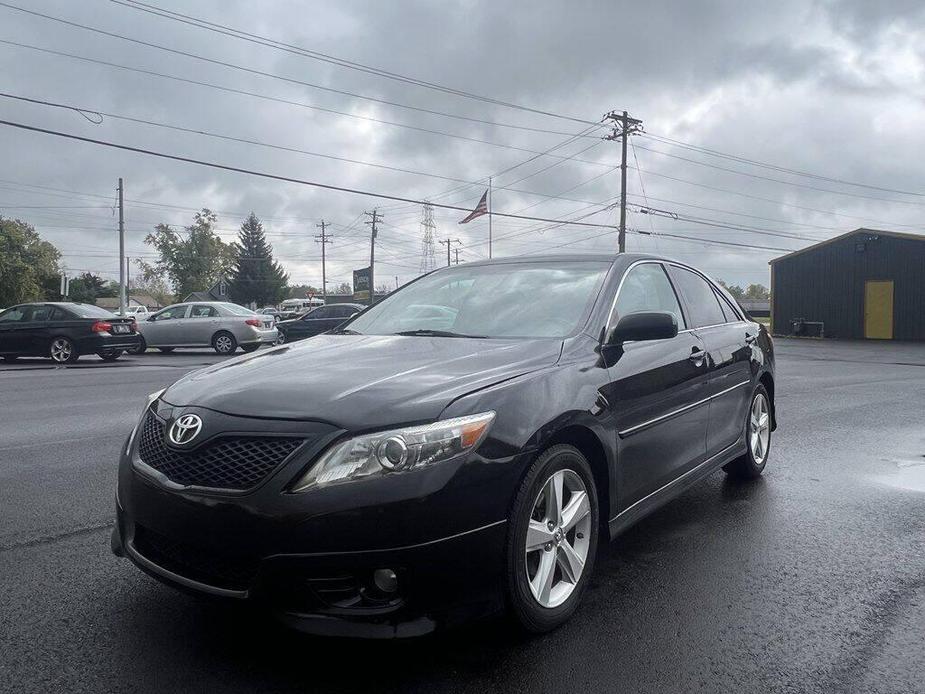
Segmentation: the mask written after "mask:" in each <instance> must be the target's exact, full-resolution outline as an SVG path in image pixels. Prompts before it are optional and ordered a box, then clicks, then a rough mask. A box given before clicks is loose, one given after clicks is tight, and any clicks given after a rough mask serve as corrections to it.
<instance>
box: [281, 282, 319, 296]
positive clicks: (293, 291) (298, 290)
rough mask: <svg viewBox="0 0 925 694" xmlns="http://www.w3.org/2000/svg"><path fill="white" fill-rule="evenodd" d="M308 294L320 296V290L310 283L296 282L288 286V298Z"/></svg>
mask: <svg viewBox="0 0 925 694" xmlns="http://www.w3.org/2000/svg"><path fill="white" fill-rule="evenodd" d="M309 294H314V295H315V296H321V290H320V289H318V288H317V287H316V286H314V285H312V284H296V285H293V286H291V287H289V295H288V297H287V298H289V299H304V298H305V297H307V296H308V295H309Z"/></svg>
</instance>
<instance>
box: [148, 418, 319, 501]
mask: <svg viewBox="0 0 925 694" xmlns="http://www.w3.org/2000/svg"><path fill="white" fill-rule="evenodd" d="M164 428H165V425H164V423H163V422H162V421H161V420H160V419H158V418H157V417H156V416H155V415H154V414H153V413H151V412H149V413H148V415H147V417H145V422H144V425H143V426H142V429H141V440H140V441H139V444H138V453H139V455H140V457H141V459H142V461H143V462H144V463H145V464H146V465H148V466H150V467H152V468H154V469H155V470H157V471H158V472H160V473H163V474H164V475H165V476H166V477H167V478H168V479H169V480H171V481H173V482H176V483H177V484H187V485H196V486H200V487H213V488H215V489H232V490H244V489H250V488H251V487H253V486H255V485H257V484H258V483H260V482H261V481H262V480H263V479H264V478H265V477H266V476H267V475H269V474H270V473H271V472H272V471H273V470H275V469H276V468H277V467H278V466H279V464H280V463H282V462H283V460H285V459H286V458H287V457H288V456H289V454H290V453H292V452H293V451H294V450H295V449H296V448H298V447H299V445H300V444H301V443H302V442H303V441H304V440H305V439H301V438H290V437H277V436H225V437H222V438H219V439H216V440H214V441H212V442H211V443H209V444H207V445H205V446H202V447H200V448H197V449H196V450H193V451H188V452H187V451H182V452H181V451H174V450H172V449H170V448H167V446H166V444H165V443H164Z"/></svg>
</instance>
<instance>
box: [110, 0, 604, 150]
mask: <svg viewBox="0 0 925 694" xmlns="http://www.w3.org/2000/svg"><path fill="white" fill-rule="evenodd" d="M112 1H113V2H115V3H116V4H118V5H122V6H124V7H130V8H132V9H135V10H141V11H143V12H148V13H149V14H155V15H157V16H159V17H163V18H165V19H172V20H174V21H180V22H183V23H184V24H189V25H191V26H197V27H199V28H200V29H206V30H208V31H213V32H217V33H220V34H225V35H226V36H233V37H234V38H238V39H241V40H245V41H250V42H251V43H258V44H260V45H263V46H269V47H271V48H276V49H278V50H285V51H287V52H289V53H295V54H297V55H301V56H303V57H306V58H312V59H315V60H321V61H323V62H327V63H331V64H333V65H338V66H340V67H344V68H348V69H351V70H358V71H360V72H366V73H369V74H372V75H376V76H378V77H385V78H387V79H391V80H396V81H399V82H405V83H407V84H412V85H415V86H419V87H425V88H427V89H434V90H437V91H441V92H444V93H447V94H453V95H455V96H461V97H465V98H469V99H476V100H478V101H482V102H485V103H489V104H494V105H497V106H504V107H506V108H512V109H517V110H520V111H526V112H529V113H535V114H539V115H543V116H551V117H553V118H560V119H563V120H570V121H574V122H576V123H587V124H592V125H596V123H594V122H593V121H588V120H585V119H582V118H576V117H573V116H568V115H563V114H560V113H553V112H550V111H544V110H542V109H535V108H531V107H529V106H522V105H520V104H515V103H511V102H508V101H502V100H500V99H495V98H493V97H486V96H482V95H479V94H474V93H472V92H467V91H463V90H461V89H455V88H452V87H447V86H445V85H441V84H438V83H436V82H428V81H426V80H421V79H417V78H414V77H408V76H407V75H402V74H399V73H396V72H390V71H388V70H383V69H381V68H376V67H373V66H370V65H364V64H362V63H357V62H354V61H352V60H346V59H343V58H337V57H335V56H332V55H328V54H325V53H321V52H318V51H313V50H310V49H307V48H303V47H301V46H296V45H294V44H288V43H284V42H282V41H278V40H276V39H271V38H268V37H266V36H260V35H259V34H253V33H249V32H246V31H242V30H240V29H234V28H232V27H229V26H226V25H222V24H217V23H215V22H210V21H207V20H204V19H199V18H197V17H192V16H191V15H186V14H182V13H180V12H174V11H172V10H167V9H164V8H161V7H157V6H154V5H149V4H147V3H143V2H138V1H137V0H129V1H128V2H122V1H121V0H112ZM563 134H564V133H563Z"/></svg>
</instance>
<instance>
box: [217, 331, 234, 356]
mask: <svg viewBox="0 0 925 694" xmlns="http://www.w3.org/2000/svg"><path fill="white" fill-rule="evenodd" d="M215 349H216V350H218V351H219V352H221V353H222V354H227V353H228V352H230V351H231V349H232V343H231V338H230V337H228V336H227V335H219V336H218V337H216V338H215Z"/></svg>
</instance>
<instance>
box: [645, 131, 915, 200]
mask: <svg viewBox="0 0 925 694" xmlns="http://www.w3.org/2000/svg"><path fill="white" fill-rule="evenodd" d="M639 149H642V150H645V151H647V152H652V153H653V154H659V155H661V156H663V157H671V158H672V159H678V160H680V161H686V162H688V163H690V164H696V165H697V166H705V167H707V168H710V169H716V170H717V171H725V172H727V173H731V174H735V175H737V176H746V177H747V178H754V179H757V180H760V181H770V182H772V183H780V184H782V185H786V186H793V187H795V188H805V189H807V190H815V191H818V192H820V193H829V194H830V195H844V196H847V197H850V198H863V199H865V200H877V201H879V202H889V203H893V204H898V205H925V202H916V201H913V200H894V199H892V198H880V197H877V196H875V195H864V194H862V193H848V192H845V191H841V190H833V189H831V188H820V187H819V186H811V185H809V184H807V183H796V182H794V181H786V180H784V179H782V178H774V177H773V176H762V175H760V174H754V173H749V172H747V171H739V170H737V169H730V168H728V167H725V166H719V165H717V164H710V163H708V162H704V161H698V160H696V159H690V158H688V157H682V156H680V155H678V154H671V153H670V152H663V151H661V150H658V149H652V148H651V147H645V146H643V145H639ZM912 194H913V193H907V195H912Z"/></svg>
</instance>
